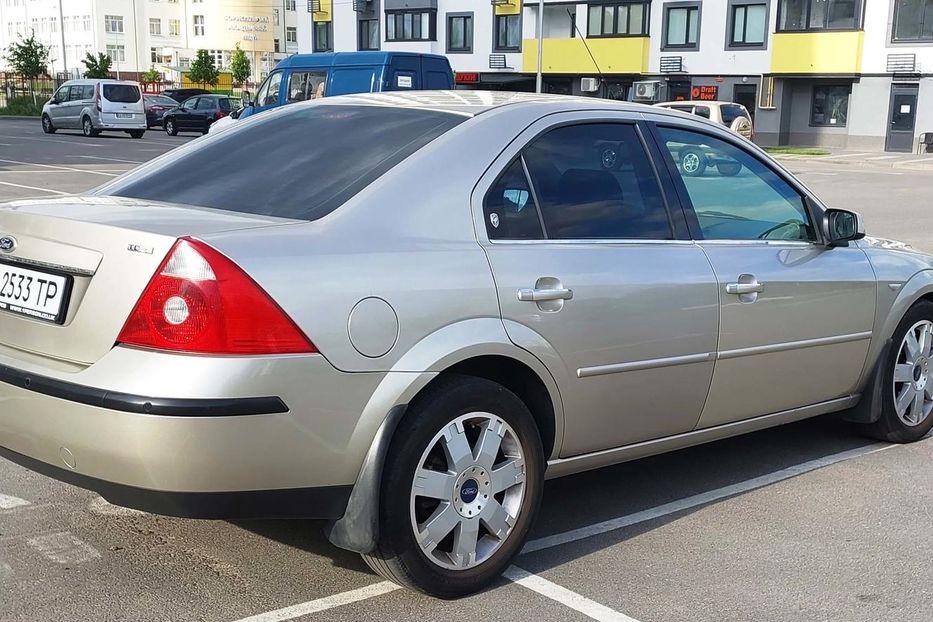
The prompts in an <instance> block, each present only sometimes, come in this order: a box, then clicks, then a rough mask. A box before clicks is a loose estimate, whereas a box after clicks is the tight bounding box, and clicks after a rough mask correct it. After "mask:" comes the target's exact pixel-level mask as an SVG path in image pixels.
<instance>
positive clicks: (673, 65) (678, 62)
mask: <svg viewBox="0 0 933 622" xmlns="http://www.w3.org/2000/svg"><path fill="white" fill-rule="evenodd" d="M683 70H684V57H683V56H662V57H661V73H681V72H682V71H683Z"/></svg>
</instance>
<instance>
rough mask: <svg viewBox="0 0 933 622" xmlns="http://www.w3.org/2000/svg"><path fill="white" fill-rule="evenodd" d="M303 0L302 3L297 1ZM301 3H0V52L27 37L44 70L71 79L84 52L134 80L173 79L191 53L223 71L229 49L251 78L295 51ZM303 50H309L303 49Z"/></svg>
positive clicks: (233, 0)
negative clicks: (40, 48) (41, 52)
mask: <svg viewBox="0 0 933 622" xmlns="http://www.w3.org/2000/svg"><path fill="white" fill-rule="evenodd" d="M302 2H304V4H302ZM306 4H307V0H0V47H2V48H3V49H6V47H7V46H8V45H9V44H10V43H11V42H12V41H15V40H16V39H17V38H18V37H19V36H20V35H24V36H28V35H29V33H30V32H34V33H35V35H36V38H37V39H39V40H40V41H42V42H43V43H44V44H46V45H48V46H50V47H51V58H52V63H51V66H50V68H49V69H50V71H52V72H67V73H69V74H73V75H79V74H80V72H81V71H82V70H83V68H84V66H83V65H82V64H81V61H82V60H83V59H84V58H85V55H86V54H87V53H89V52H90V53H92V54H97V53H104V54H107V55H108V56H110V58H111V60H112V62H113V64H112V67H111V69H112V71H113V72H114V73H118V74H121V75H128V76H135V75H138V74H139V73H141V72H145V71H147V70H148V69H150V68H153V67H155V68H156V69H157V70H159V71H161V72H162V73H164V74H166V75H168V76H169V77H170V79H171V78H172V77H173V75H172V74H175V75H174V78H175V79H177V74H178V73H179V72H180V71H181V70H184V68H186V67H187V66H188V65H189V64H190V62H191V61H192V59H193V58H194V57H195V54H196V52H197V50H199V49H206V50H208V51H209V52H210V53H211V54H212V55H213V56H214V58H215V61H216V62H217V64H218V66H220V67H221V68H225V67H226V66H227V65H228V64H229V62H230V55H231V53H232V52H233V50H234V49H235V47H236V46H237V45H239V46H240V48H241V49H243V50H244V51H245V52H246V53H247V56H248V57H249V58H250V61H251V66H252V68H253V72H254V76H253V79H254V80H259V79H261V78H262V77H263V76H264V75H265V74H266V73H268V71H269V70H270V69H271V68H272V67H273V66H275V63H276V62H277V60H279V59H282V58H284V57H285V56H286V55H287V54H294V53H296V52H298V51H299V47H298V20H299V12H298V8H299V6H300V8H301V13H300V18H301V19H305V20H306V21H307V20H309V19H310V18H309V12H308V8H309V7H307V6H306ZM306 51H310V49H308V50H306Z"/></svg>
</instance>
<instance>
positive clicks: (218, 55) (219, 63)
mask: <svg viewBox="0 0 933 622" xmlns="http://www.w3.org/2000/svg"><path fill="white" fill-rule="evenodd" d="M207 53H208V55H210V56H211V58H213V59H214V66H215V67H217V68H218V69H223V68H224V67H226V65H227V64H226V63H225V62H224V60H226V59H225V58H224V51H223V50H208V51H207Z"/></svg>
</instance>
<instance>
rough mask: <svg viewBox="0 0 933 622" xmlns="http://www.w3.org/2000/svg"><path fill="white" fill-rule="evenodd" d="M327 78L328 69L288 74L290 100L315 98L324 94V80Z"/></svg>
mask: <svg viewBox="0 0 933 622" xmlns="http://www.w3.org/2000/svg"><path fill="white" fill-rule="evenodd" d="M325 80H327V72H326V71H294V72H292V73H291V75H289V76H288V101H289V102H298V101H304V100H306V99H315V98H317V97H318V92H319V90H320V96H323V94H324V87H323V86H322V85H323V84H324V81H325Z"/></svg>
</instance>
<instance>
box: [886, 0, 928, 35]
mask: <svg viewBox="0 0 933 622" xmlns="http://www.w3.org/2000/svg"><path fill="white" fill-rule="evenodd" d="M892 35H893V40H894V41H933V0H897V2H896V3H895V5H894V29H893V33H892Z"/></svg>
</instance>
